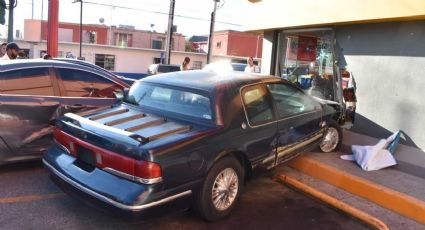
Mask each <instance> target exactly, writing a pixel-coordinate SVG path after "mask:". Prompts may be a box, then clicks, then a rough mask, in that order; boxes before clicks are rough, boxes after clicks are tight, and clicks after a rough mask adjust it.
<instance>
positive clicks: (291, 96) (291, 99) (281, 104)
mask: <svg viewBox="0 0 425 230" xmlns="http://www.w3.org/2000/svg"><path fill="white" fill-rule="evenodd" d="M267 88H268V89H269V90H270V94H271V95H272V97H273V100H274V102H275V104H276V110H277V112H278V116H279V119H281V118H285V117H291V116H294V115H297V114H301V113H306V112H311V111H314V109H315V108H316V106H318V105H319V104H318V102H316V101H314V100H313V99H312V98H310V97H309V96H307V95H306V94H304V93H303V92H302V91H301V90H299V89H297V88H296V87H294V86H291V85H289V84H267Z"/></svg>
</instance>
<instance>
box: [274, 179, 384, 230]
mask: <svg viewBox="0 0 425 230" xmlns="http://www.w3.org/2000/svg"><path fill="white" fill-rule="evenodd" d="M277 180H278V181H280V182H281V183H284V184H288V185H289V186H291V187H294V188H296V189H298V190H300V191H302V192H304V193H307V194H309V195H311V196H313V197H315V198H317V199H319V200H321V201H323V202H325V203H327V204H328V205H331V206H332V207H334V208H337V209H339V210H341V211H343V212H345V213H347V214H348V215H351V216H353V217H355V218H357V219H359V220H361V221H363V222H364V223H366V224H368V225H370V226H372V227H374V228H375V229H379V230H389V228H388V226H387V225H386V224H385V223H384V222H382V221H381V220H379V219H378V218H376V217H374V216H372V215H369V214H368V213H366V212H363V211H361V210H359V209H357V208H354V207H352V206H350V205H348V204H347V203H344V202H342V201H340V200H337V199H335V198H333V197H331V196H329V195H327V194H325V193H323V192H320V191H318V190H316V189H314V188H312V187H310V186H308V185H306V184H304V183H302V182H300V181H298V180H296V179H294V178H292V177H290V176H287V175H279V176H278V177H277Z"/></svg>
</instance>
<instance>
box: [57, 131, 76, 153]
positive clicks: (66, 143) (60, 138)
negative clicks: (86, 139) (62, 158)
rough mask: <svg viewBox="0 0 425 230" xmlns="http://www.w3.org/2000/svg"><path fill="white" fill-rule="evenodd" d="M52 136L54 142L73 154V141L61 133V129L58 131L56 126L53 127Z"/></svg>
mask: <svg viewBox="0 0 425 230" xmlns="http://www.w3.org/2000/svg"><path fill="white" fill-rule="evenodd" d="M53 136H54V138H55V140H56V142H58V143H59V144H60V145H61V146H62V147H63V148H65V150H66V151H67V152H68V153H70V154H73V155H75V143H74V142H72V140H71V139H69V138H67V137H66V136H65V135H62V131H60V130H59V129H58V128H57V127H55V128H54V129H53Z"/></svg>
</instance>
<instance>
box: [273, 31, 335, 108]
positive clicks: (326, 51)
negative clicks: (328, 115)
mask: <svg viewBox="0 0 425 230" xmlns="http://www.w3.org/2000/svg"><path fill="white" fill-rule="evenodd" d="M282 35H283V36H281V37H280V39H281V41H280V43H279V44H280V50H281V51H280V70H281V77H282V78H285V79H287V80H289V81H291V82H293V83H295V84H296V85H298V86H299V87H300V88H301V89H303V90H304V91H305V92H307V93H309V94H311V95H312V96H314V97H317V98H320V99H324V100H330V101H336V102H340V98H341V95H338V82H340V81H339V79H338V74H337V73H336V70H335V68H334V52H333V50H334V49H333V31H332V29H315V30H293V31H283V33H282Z"/></svg>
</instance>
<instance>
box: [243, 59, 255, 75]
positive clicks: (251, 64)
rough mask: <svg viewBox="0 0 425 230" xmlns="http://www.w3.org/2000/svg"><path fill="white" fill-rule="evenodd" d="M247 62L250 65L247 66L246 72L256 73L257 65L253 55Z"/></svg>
mask: <svg viewBox="0 0 425 230" xmlns="http://www.w3.org/2000/svg"><path fill="white" fill-rule="evenodd" d="M246 63H247V64H248V65H247V66H246V67H245V72H246V73H256V67H257V66H256V65H255V64H254V59H253V58H252V57H249V58H248V59H247V60H246Z"/></svg>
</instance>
